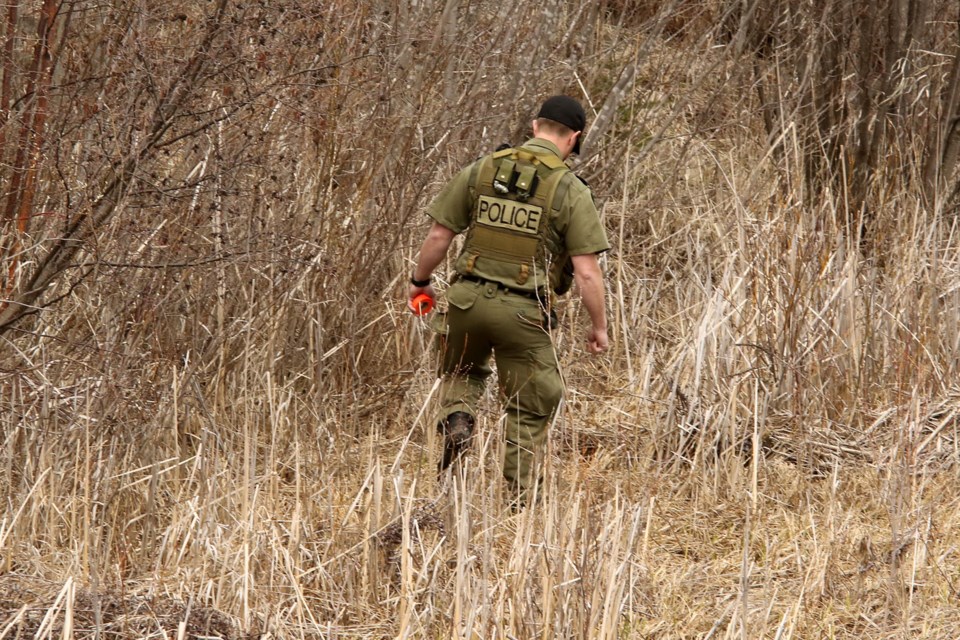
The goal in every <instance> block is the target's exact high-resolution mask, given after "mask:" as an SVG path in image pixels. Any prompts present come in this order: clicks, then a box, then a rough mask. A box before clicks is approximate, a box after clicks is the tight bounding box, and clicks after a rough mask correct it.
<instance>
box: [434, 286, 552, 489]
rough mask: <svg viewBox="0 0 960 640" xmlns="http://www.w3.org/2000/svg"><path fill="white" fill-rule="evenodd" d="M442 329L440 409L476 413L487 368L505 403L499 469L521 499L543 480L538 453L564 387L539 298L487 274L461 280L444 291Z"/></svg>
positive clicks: (443, 414) (443, 416)
mask: <svg viewBox="0 0 960 640" xmlns="http://www.w3.org/2000/svg"><path fill="white" fill-rule="evenodd" d="M446 297H447V302H448V303H449V304H448V310H447V313H446V316H445V317H443V316H440V317H438V318H437V320H438V324H439V326H437V329H438V331H439V333H440V375H441V378H442V380H441V386H440V415H439V416H438V419H439V420H443V418H445V417H446V416H448V415H450V414H451V413H454V412H456V411H463V412H466V413H468V414H470V415H471V416H474V417H476V415H477V405H478V403H479V401H480V398H481V396H482V395H483V392H484V388H485V386H486V382H487V379H488V378H489V377H490V374H491V373H492V369H491V367H490V358H491V356H492V357H493V359H494V361H495V362H496V365H497V377H498V382H499V387H500V391H501V396H502V400H503V402H504V409H505V411H506V420H505V423H506V426H505V439H506V446H505V454H504V460H503V477H504V478H505V479H506V481H507V483H508V485H509V486H510V488H511V489H512V490H513V491H514V492H515V494H516V496H515V497H517V498H519V499H520V500H521V501H524V500H526V499H527V497H528V496H529V494H530V493H531V492H532V490H533V487H534V486H535V485H536V484H537V483H538V482H539V481H540V479H541V478H540V473H541V472H540V470H539V464H538V458H539V457H540V456H541V455H542V449H543V445H544V442H545V441H546V438H547V429H548V427H549V425H550V422H551V420H552V418H553V415H554V413H555V412H556V410H557V407H558V406H559V405H560V399H561V397H562V395H563V381H562V378H561V376H560V369H559V366H558V363H557V356H556V351H555V349H554V346H553V340H552V338H551V336H550V333H549V331H548V329H546V328H545V327H544V321H543V313H542V309H541V306H540V303H539V302H538V301H537V300H536V299H534V298H531V297H528V296H525V295H523V294H520V293H517V292H514V291H511V290H508V289H505V288H504V287H502V286H500V285H498V284H496V283H492V282H474V281H469V280H464V279H461V280H458V281H457V282H455V283H454V284H453V285H451V286H450V288H449V289H448V291H447V296H446Z"/></svg>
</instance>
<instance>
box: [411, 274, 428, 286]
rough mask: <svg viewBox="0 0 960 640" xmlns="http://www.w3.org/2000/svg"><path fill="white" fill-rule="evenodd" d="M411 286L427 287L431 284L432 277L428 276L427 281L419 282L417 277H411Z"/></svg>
mask: <svg viewBox="0 0 960 640" xmlns="http://www.w3.org/2000/svg"><path fill="white" fill-rule="evenodd" d="M410 284H412V285H413V286H415V287H426V286H429V284H430V276H427V279H426V280H417V279H416V278H415V277H413V276H410Z"/></svg>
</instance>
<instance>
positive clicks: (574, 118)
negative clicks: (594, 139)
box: [537, 95, 587, 153]
mask: <svg viewBox="0 0 960 640" xmlns="http://www.w3.org/2000/svg"><path fill="white" fill-rule="evenodd" d="M537 118H538V119H541V126H542V125H543V124H547V126H548V127H552V126H553V125H552V124H550V122H553V123H557V124H559V125H561V126H563V127H565V128H566V129H569V130H570V131H583V130H584V128H585V127H586V126H587V114H586V112H585V111H584V110H583V107H582V106H581V105H580V103H579V102H577V101H576V100H574V99H573V98H571V97H570V96H564V95H558V96H553V97H550V98H547V99H546V100H545V101H544V103H543V105H541V106H540V111H539V112H537ZM544 119H545V121H544ZM553 131H554V132H556V133H558V134H561V135H562V134H564V133H567V132H566V131H564V130H563V129H554V130H553ZM582 138H583V134H581V135H580V136H579V137H578V138H577V143H576V145H575V146H574V147H573V153H580V140H581V139H582Z"/></svg>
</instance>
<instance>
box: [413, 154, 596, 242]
mask: <svg viewBox="0 0 960 640" xmlns="http://www.w3.org/2000/svg"><path fill="white" fill-rule="evenodd" d="M521 148H524V149H529V150H531V151H534V152H537V153H544V152H549V153H552V154H553V155H555V156H557V157H558V158H559V157H560V150H559V149H558V148H557V146H556V145H555V144H553V143H552V142H549V141H547V140H544V139H542V138H533V139H531V140H528V141H527V142H525V143H524V144H523V146H522V147H521ZM476 162H482V159H481V160H477V161H476ZM472 168H473V165H472V164H471V165H468V166H467V167H466V168H464V169H463V170H462V171H460V172H459V173H458V174H457V175H456V176H455V177H454V178H453V179H452V180H451V181H450V182H448V183H447V185H446V187H444V189H443V190H442V191H441V192H440V194H439V195H438V196H437V197H436V199H434V201H433V202H432V203H431V204H430V207H429V208H428V209H427V215H429V216H430V217H431V218H433V220H435V221H436V222H438V223H440V224H442V225H443V226H444V227H446V228H448V229H450V230H451V231H454V232H456V233H462V232H463V231H466V229H467V227H469V226H470V222H471V217H472V215H473V209H474V206H475V205H476V196H475V194H473V193H472V190H471V189H470V186H471V185H470V175H471V169H472ZM564 180H569V181H570V185H569V187H568V188H567V192H566V194H565V195H564V200H563V202H561V203H560V207H559V210H560V216H559V217H558V218H557V226H558V229H557V231H558V232H559V236H560V237H561V238H563V241H564V248H565V252H566V253H567V254H568V255H571V256H580V255H587V254H592V253H602V252H604V251H607V250H609V249H610V243H609V242H608V241H607V234H606V231H605V230H604V228H603V224H602V223H601V222H600V214H599V213H598V212H597V207H596V205H595V204H594V202H593V195H592V194H591V193H590V187H588V186H587V185H586V184H585V183H584V182H582V181H581V180H580V179H579V178H577V177H576V176H574V175H573V174H572V173H571V174H570V175H569V176H568V177H564ZM554 206H555V207H556V204H554Z"/></svg>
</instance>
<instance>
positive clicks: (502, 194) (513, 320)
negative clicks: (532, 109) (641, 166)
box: [409, 95, 610, 505]
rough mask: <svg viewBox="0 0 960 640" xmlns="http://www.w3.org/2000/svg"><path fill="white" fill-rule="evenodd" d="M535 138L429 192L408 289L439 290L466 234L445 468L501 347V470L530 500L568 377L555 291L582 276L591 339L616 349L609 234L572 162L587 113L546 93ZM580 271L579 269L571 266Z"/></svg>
mask: <svg viewBox="0 0 960 640" xmlns="http://www.w3.org/2000/svg"><path fill="white" fill-rule="evenodd" d="M532 124H533V136H534V137H533V138H532V139H530V140H528V141H527V142H525V143H524V144H523V145H522V146H520V147H518V148H511V149H503V150H500V151H497V152H495V153H493V154H491V155H488V156H486V157H484V158H481V159H479V160H477V161H476V162H474V163H472V164H471V165H469V166H467V167H466V168H464V169H463V170H462V171H460V173H458V174H457V175H456V176H455V177H454V178H453V180H451V181H450V182H449V183H448V184H447V185H446V187H445V188H444V189H443V190H442V192H441V193H440V195H439V196H438V197H437V198H436V199H435V200H434V201H433V202H432V204H431V205H430V207H429V209H428V211H427V213H428V215H429V216H430V217H431V218H432V219H433V224H432V226H431V227H430V230H429V232H428V234H427V237H426V239H425V240H424V242H423V245H422V246H421V248H420V255H419V259H418V262H417V265H416V267H415V269H414V272H413V276H412V278H411V281H410V288H409V297H410V299H411V300H413V298H415V297H416V296H417V295H419V294H421V293H427V294H429V295H430V296H431V297H435V293H434V290H433V287H432V286H431V274H432V273H433V270H434V269H435V268H436V267H437V265H439V264H440V262H441V261H442V260H443V259H444V257H445V256H446V253H447V250H448V248H449V247H450V244H451V242H452V240H453V238H454V237H455V236H456V235H457V234H460V233H466V238H465V241H464V246H463V250H462V252H461V254H460V256H459V257H458V259H457V261H456V265H455V270H456V275H455V276H454V278H453V282H452V284H451V286H450V287H449V289H448V290H447V294H446V295H447V302H448V311H447V313H446V314H444V315H442V316H438V317H437V318H436V320H437V321H438V322H437V324H438V326H437V328H438V331H439V332H440V335H441V340H440V345H441V357H440V360H441V362H440V374H441V376H442V383H441V387H440V405H441V412H440V416H439V421H438V425H437V427H438V430H439V431H440V432H441V434H442V435H443V437H444V452H443V458H442V460H441V461H440V465H439V467H440V471H441V472H443V470H444V469H446V468H447V467H448V466H449V465H450V463H451V462H452V461H453V460H454V459H455V458H457V457H458V456H459V455H460V454H461V453H462V452H463V451H464V450H465V449H466V448H467V447H468V445H469V441H470V438H471V436H472V434H473V428H474V424H475V416H476V412H477V404H478V402H479V400H480V397H481V395H482V393H483V390H484V386H485V383H486V380H487V378H488V377H489V376H490V373H491V368H490V357H491V355H492V356H493V358H494V360H495V362H496V365H497V372H498V377H499V383H500V388H501V391H502V394H503V397H504V399H505V408H506V434H505V437H506V452H505V459H504V462H503V475H504V478H505V479H506V480H507V483H508V485H509V486H510V488H511V489H512V491H513V492H514V498H515V499H516V501H517V502H516V503H517V504H520V505H522V504H523V503H524V502H525V501H526V500H527V499H529V497H530V496H531V493H532V491H533V488H534V486H535V485H536V484H537V483H538V482H539V481H540V479H541V476H540V472H539V471H538V469H537V467H538V464H537V462H536V458H537V454H538V453H539V452H540V451H541V450H542V446H543V443H544V441H545V440H546V436H547V428H548V426H549V424H550V422H551V419H552V417H553V415H554V413H555V412H556V409H557V407H558V406H559V404H560V399H561V395H562V393H563V382H562V380H561V377H560V370H559V367H558V364H557V356H556V352H555V351H554V345H553V341H552V339H551V336H550V329H551V328H552V327H551V317H555V316H553V314H552V308H551V307H552V304H551V301H552V299H553V295H555V294H562V293H565V292H566V290H567V289H569V287H570V285H571V280H572V281H574V282H576V284H577V287H578V290H579V293H580V296H581V299H582V301H583V304H584V307H586V310H587V312H588V314H589V316H590V329H589V331H588V332H587V335H586V342H587V349H588V350H589V351H590V352H592V353H600V352H602V351H604V350H605V349H606V348H607V343H608V338H607V321H606V315H605V310H604V283H603V276H602V274H601V271H600V266H599V263H598V259H597V256H598V254H600V253H602V252H604V251H607V250H608V249H609V248H610V245H609V243H608V241H607V237H606V233H605V231H604V229H603V226H602V224H601V222H600V218H599V215H598V213H597V209H596V206H595V205H594V202H593V197H592V195H591V193H590V189H589V187H588V186H587V185H586V183H584V182H583V181H581V180H580V179H579V178H577V176H575V175H574V174H573V173H572V172H571V171H570V170H569V169H568V168H567V166H566V165H565V164H564V162H563V160H565V159H566V158H567V157H568V156H569V155H570V154H571V153H578V152H579V150H580V141H581V138H582V136H583V130H584V127H585V126H586V114H585V113H584V110H583V107H582V106H581V105H580V103H579V102H577V101H576V100H574V99H573V98H570V97H568V96H562V95H560V96H553V97H551V98H549V99H548V100H546V101H545V102H544V103H543V105H542V106H541V108H540V111H539V112H538V114H537V117H536V119H535V120H534V121H533V123H532ZM571 271H572V277H571Z"/></svg>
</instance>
